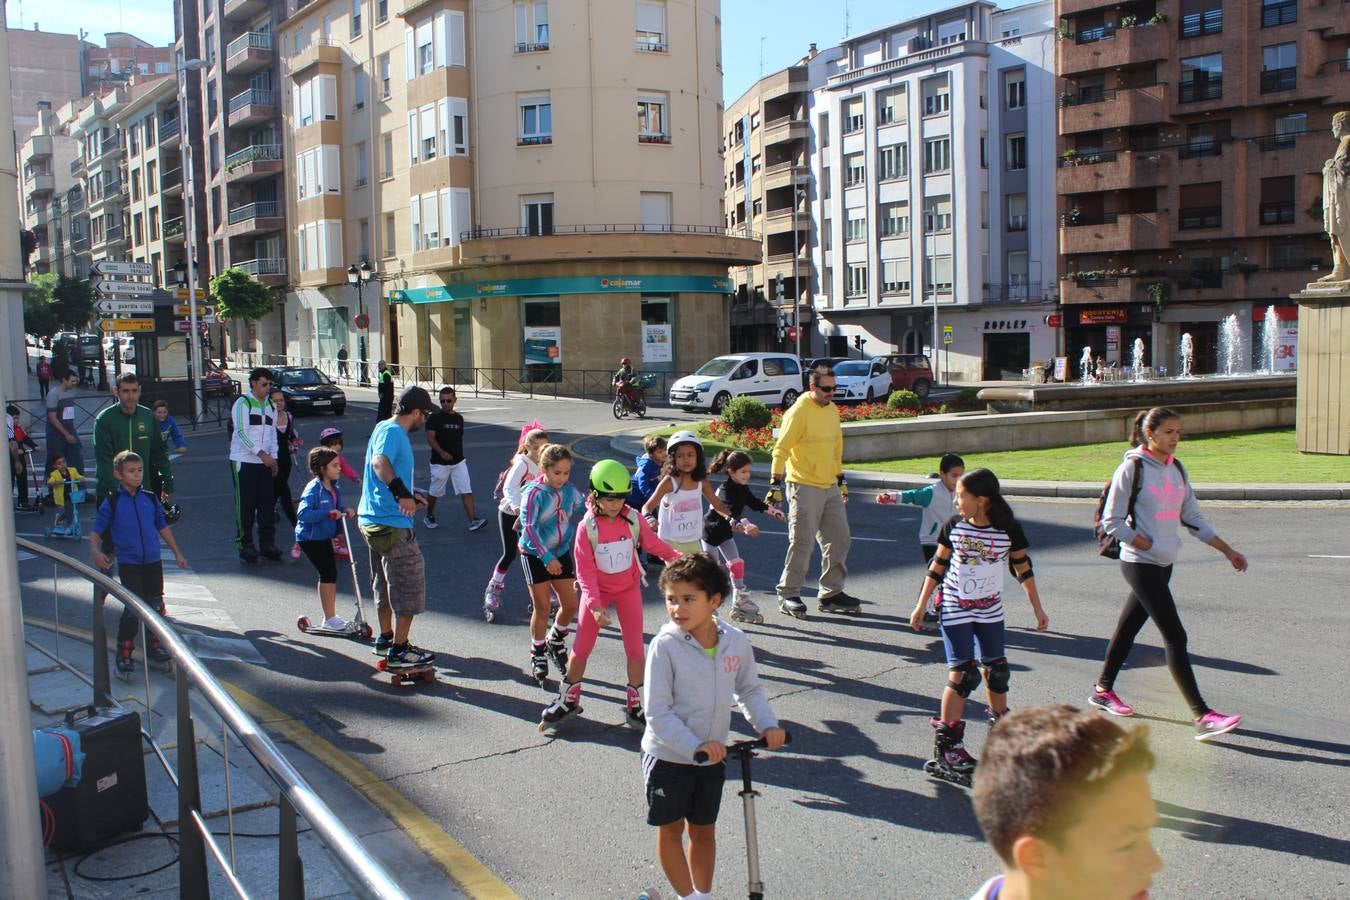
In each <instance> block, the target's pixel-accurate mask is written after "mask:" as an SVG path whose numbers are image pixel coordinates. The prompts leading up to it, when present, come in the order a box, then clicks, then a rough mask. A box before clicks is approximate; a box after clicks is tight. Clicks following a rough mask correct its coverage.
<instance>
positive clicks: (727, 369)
mask: <svg viewBox="0 0 1350 900" xmlns="http://www.w3.org/2000/svg"><path fill="white" fill-rule="evenodd" d="M742 362H743V360H742V359H741V358H740V357H738V356H719V357H717V358H716V359H710V360H708V361H707V362H705V363H704V364H703V365H701V366H699V369H698V371H697V372H695V373H694V374H695V375H707V376H710V377H712V378H721V377H722V376H723V375H730V374H731V373H732V372H733V371H735V369H736V367H737V366H739V365H740V364H741V363H742Z"/></svg>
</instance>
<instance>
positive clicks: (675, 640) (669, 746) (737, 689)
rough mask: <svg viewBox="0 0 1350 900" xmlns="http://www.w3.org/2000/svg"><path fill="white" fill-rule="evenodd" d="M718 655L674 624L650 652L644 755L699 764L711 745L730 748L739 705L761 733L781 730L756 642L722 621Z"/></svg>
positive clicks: (644, 700)
mask: <svg viewBox="0 0 1350 900" xmlns="http://www.w3.org/2000/svg"><path fill="white" fill-rule="evenodd" d="M714 621H715V622H716V623H717V648H716V649H717V653H716V655H715V656H713V657H709V656H708V651H707V649H706V648H705V647H704V646H703V645H702V644H700V643H699V642H698V640H697V639H696V638H695V637H694V636H693V635H691V634H690V633H689V632H687V631H685V630H684V629H683V628H681V627H679V626H678V625H676V624H675V623H673V622H667V623H666V625H665V627H663V628H662V629H661V630H660V631H658V632H657V633H656V637H654V638H652V643H651V646H650V647H648V648H647V668H646V677H645V684H644V686H643V689H642V691H643V698H642V703H643V707H644V709H645V710H646V713H647V730H646V731H645V732H644V733H643V735H642V750H643V752H644V753H647V754H648V755H650V756H654V757H656V758H657V759H662V760H665V761H666V762H672V763H681V764H683V765H686V766H690V765H695V763H694V751H695V750H697V749H698V748H699V745H700V744H704V743H706V742H708V741H720V742H721V743H724V744H725V743H726V740H727V735H728V734H729V733H730V731H731V704H732V702H733V701H734V702H735V703H736V704H737V705H738V706H739V707H740V708H741V713H742V714H743V715H744V716H745V718H746V719H748V720H749V722H750V724H751V725H752V726H753V727H754V729H755V731H757V732H759V733H763V732H764V729H766V728H776V727H778V719H776V718H775V717H774V714H773V710H772V709H771V708H770V707H769V700H768V698H767V697H765V696H764V685H763V684H762V683H761V682H760V680H759V673H758V672H757V671H756V670H755V651H754V648H752V647H751V646H750V639H749V638H747V637H746V636H745V633H744V632H743V631H741V630H740V629H738V628H734V627H732V626H731V625H728V624H727V623H726V622H723V621H722V620H721V619H714Z"/></svg>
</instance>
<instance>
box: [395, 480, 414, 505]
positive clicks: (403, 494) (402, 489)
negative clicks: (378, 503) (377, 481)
mask: <svg viewBox="0 0 1350 900" xmlns="http://www.w3.org/2000/svg"><path fill="white" fill-rule="evenodd" d="M389 492H390V493H391V494H393V495H394V496H395V497H396V498H397V499H399V500H411V499H412V491H410V490H408V486H407V485H406V484H404V483H403V479H402V478H395V479H394V480H393V481H391V482H389Z"/></svg>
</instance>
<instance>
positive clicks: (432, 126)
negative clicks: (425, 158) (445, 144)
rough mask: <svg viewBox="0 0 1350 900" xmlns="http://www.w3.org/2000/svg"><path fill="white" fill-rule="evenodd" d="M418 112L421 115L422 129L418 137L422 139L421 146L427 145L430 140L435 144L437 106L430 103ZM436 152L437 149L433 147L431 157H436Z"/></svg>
mask: <svg viewBox="0 0 1350 900" xmlns="http://www.w3.org/2000/svg"><path fill="white" fill-rule="evenodd" d="M418 112H419V114H420V115H421V123H420V124H421V128H420V134H419V135H418V137H420V138H421V141H420V142H419V146H420V144H423V143H426V142H427V141H428V140H430V141H431V142H432V143H433V144H434V143H435V141H436V106H435V104H432V103H428V104H427V105H426V106H424V107H422V108H421V109H420V110H418ZM436 152H437V151H436V148H435V147H432V150H431V155H432V156H435V155H436Z"/></svg>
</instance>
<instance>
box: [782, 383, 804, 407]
mask: <svg viewBox="0 0 1350 900" xmlns="http://www.w3.org/2000/svg"><path fill="white" fill-rule="evenodd" d="M799 396H801V395H800V394H799V393H797V391H794V390H793V389H792V388H788V389H787V390H786V391H783V409H787V408H788V407H790V406H791V405H792V404H794V403H796V402H797V398H798V397H799Z"/></svg>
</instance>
